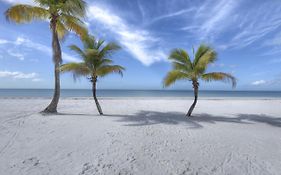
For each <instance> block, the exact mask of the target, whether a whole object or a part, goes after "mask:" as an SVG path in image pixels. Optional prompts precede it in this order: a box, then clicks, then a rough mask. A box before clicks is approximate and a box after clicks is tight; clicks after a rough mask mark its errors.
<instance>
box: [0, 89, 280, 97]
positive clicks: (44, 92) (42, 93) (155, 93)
mask: <svg viewBox="0 0 281 175" xmlns="http://www.w3.org/2000/svg"><path fill="white" fill-rule="evenodd" d="M97 94H98V96H99V97H193V91H181V90H98V92H97ZM52 95H53V90H52V89H0V98H9V97H44V98H48V97H52ZM199 95H200V97H257V98H281V91H206V90H202V91H200V92H199ZM91 96H92V91H91V90H90V89H89V90H88V89H62V90H61V97H91Z"/></svg>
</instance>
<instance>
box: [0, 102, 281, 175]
mask: <svg viewBox="0 0 281 175" xmlns="http://www.w3.org/2000/svg"><path fill="white" fill-rule="evenodd" d="M49 101H50V99H1V100H0V111H1V114H0V124H1V125H0V138H1V139H0V174H1V175H19V174H21V175H43V174H44V175H46V174H50V175H92V174H137V175H144V174H145V175H148V174H159V175H162V174H200V175H201V174H234V175H238V174H243V175H245V174H249V175H259V174H262V175H270V174H274V175H279V174H280V172H281V100H280V99H279V100H278V99H246V98H245V99H226V100H223V99H217V100H216V99H200V100H199V102H198V105H197V106H196V108H195V111H194V117H193V118H186V117H185V113H186V111H187V110H188V108H189V106H190V104H191V103H192V99H184V98H182V99H181V98H155V99H152V98H137V100H135V99H134V98H101V100H100V103H101V105H102V107H103V110H104V113H105V114H106V115H105V116H99V115H97V110H96V107H95V104H94V101H93V100H92V99H91V98H89V99H82V98H78V99H74V98H72V99H62V100H61V101H60V104H59V108H58V110H59V112H60V115H48V116H43V115H41V114H39V113H38V112H39V111H40V110H42V109H43V108H44V107H45V106H46V105H47V104H48V103H49Z"/></svg>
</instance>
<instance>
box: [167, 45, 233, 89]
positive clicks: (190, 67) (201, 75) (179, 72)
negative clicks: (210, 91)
mask: <svg viewBox="0 0 281 175" xmlns="http://www.w3.org/2000/svg"><path fill="white" fill-rule="evenodd" d="M168 59H169V60H171V61H172V65H173V69H172V70H171V71H170V72H169V73H168V74H167V76H166V77H165V79H164V86H165V87H167V86H170V85H172V84H173V83H175V82H176V81H177V80H183V79H186V80H190V81H198V80H199V79H201V80H203V81H208V82H209V81H214V80H220V81H224V82H228V81H231V83H232V86H233V87H235V86H236V79H235V77H233V76H232V75H231V74H228V73H223V72H210V73H206V70H207V68H208V66H209V65H210V64H212V63H214V62H215V61H216V60H217V53H216V52H215V51H214V50H213V49H212V48H210V47H209V46H206V45H204V44H202V45H200V47H199V48H198V50H197V52H196V54H195V56H194V59H193V61H191V59H190V56H189V55H188V53H187V52H186V51H185V50H183V49H175V50H173V51H172V52H171V54H170V56H169V58H168Z"/></svg>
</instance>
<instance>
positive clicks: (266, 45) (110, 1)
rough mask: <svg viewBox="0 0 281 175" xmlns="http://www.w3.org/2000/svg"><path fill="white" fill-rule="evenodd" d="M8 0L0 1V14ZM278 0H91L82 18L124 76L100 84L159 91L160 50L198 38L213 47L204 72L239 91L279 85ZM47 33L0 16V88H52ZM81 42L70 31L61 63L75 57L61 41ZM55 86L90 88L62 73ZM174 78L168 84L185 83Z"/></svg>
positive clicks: (44, 26) (163, 61) (43, 26)
mask: <svg viewBox="0 0 281 175" xmlns="http://www.w3.org/2000/svg"><path fill="white" fill-rule="evenodd" d="M15 3H28V4H33V2H32V0H0V14H3V13H4V11H5V10H6V9H7V8H8V7H10V6H11V5H12V4H15ZM280 12H281V2H280V0H268V1H264V0H255V1H253V0H208V1H207V0H205V1H204V0H119V1H116V0H91V1H88V10H87V18H86V19H85V22H86V24H87V25H88V27H89V30H90V32H91V34H93V35H95V36H97V37H98V38H102V39H105V40H107V41H115V42H118V43H119V44H120V45H121V46H122V50H121V51H119V52H118V53H116V54H115V55H113V57H112V58H113V60H114V62H115V63H116V64H120V65H122V66H124V67H126V72H125V73H124V76H123V78H122V77H120V76H118V75H110V76H108V77H105V78H103V79H100V81H99V84H98V86H99V88H101V89H162V80H163V77H164V76H165V74H166V73H167V72H168V71H169V70H170V68H171V67H170V64H169V62H168V61H167V56H168V55H169V52H170V51H171V50H172V49H173V48H183V49H186V50H187V51H188V52H189V53H191V48H192V47H193V46H194V47H195V48H196V47H197V46H198V45H199V44H200V43H207V44H210V45H211V46H212V47H213V48H215V49H216V51H217V52H218V59H219V60H218V62H216V63H215V64H214V65H211V66H210V67H209V69H208V70H209V71H224V72H229V73H232V74H233V75H235V76H236V77H237V79H238V86H237V89H238V90H280V89H281V69H280V67H281V27H280V25H281V13H280ZM50 43H51V35H50V30H49V28H48V23H46V22H39V21H36V22H33V23H31V24H23V25H17V24H14V23H11V22H7V21H6V19H5V17H4V15H0V88H53V64H52V59H51V48H50ZM70 44H77V45H80V46H81V42H80V40H79V38H77V37H76V36H75V35H73V34H70V35H69V36H68V37H67V38H66V40H65V41H64V42H63V43H62V49H63V59H64V62H69V61H79V57H77V55H75V53H73V52H71V51H70V50H69V49H68V47H67V46H68V45H70ZM61 83H62V88H83V89H84V88H90V87H91V86H90V83H89V82H88V81H87V80H86V79H83V78H81V80H80V81H77V82H74V81H73V79H72V75H71V74H64V75H62V78H61ZM200 86H201V89H207V90H220V89H222V90H231V85H230V84H225V83H220V82H214V83H204V82H202V83H201V84H200ZM191 88H192V87H191V84H190V82H178V83H176V84H175V85H174V86H172V87H171V88H170V89H191Z"/></svg>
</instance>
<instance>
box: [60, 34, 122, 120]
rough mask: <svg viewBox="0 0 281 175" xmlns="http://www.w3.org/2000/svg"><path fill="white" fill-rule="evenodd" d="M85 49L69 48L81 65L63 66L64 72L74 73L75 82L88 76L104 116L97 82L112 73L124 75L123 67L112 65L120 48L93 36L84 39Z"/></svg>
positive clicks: (96, 101)
mask: <svg viewBox="0 0 281 175" xmlns="http://www.w3.org/2000/svg"><path fill="white" fill-rule="evenodd" d="M82 42H83V45H84V49H83V50H82V49H80V48H79V47H78V46H76V45H71V46H69V47H70V49H71V50H73V51H75V52H76V53H77V54H78V55H79V56H80V57H81V58H82V62H80V63H67V64H64V65H62V66H61V71H62V72H72V73H73V78H74V80H75V79H76V78H77V77H79V76H87V77H88V79H89V80H90V82H91V83H92V93H93V97H94V100H95V103H96V106H97V109H98V112H99V114H100V115H103V112H102V109H101V106H100V104H99V101H98V99H97V95H96V90H97V80H98V78H100V77H104V76H106V75H108V74H110V73H118V74H120V75H121V76H122V75H123V73H122V71H124V70H125V68H123V67H122V66H119V65H112V60H111V59H110V56H111V55H112V54H113V53H114V52H115V51H117V50H119V49H120V47H119V46H118V45H117V44H115V43H113V42H111V43H108V44H104V41H103V40H96V39H95V38H94V37H93V36H89V37H87V38H84V40H83V41H82Z"/></svg>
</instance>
